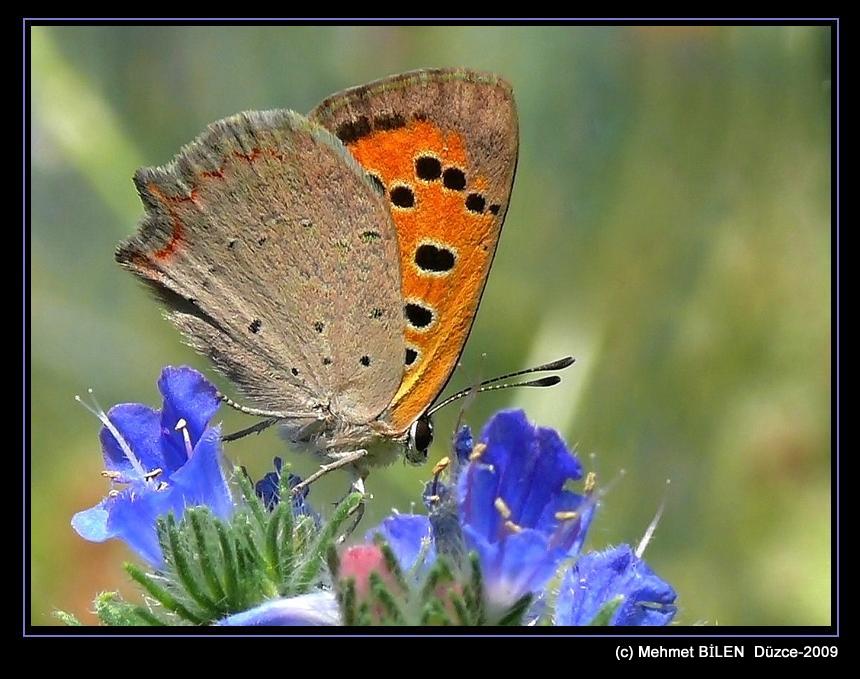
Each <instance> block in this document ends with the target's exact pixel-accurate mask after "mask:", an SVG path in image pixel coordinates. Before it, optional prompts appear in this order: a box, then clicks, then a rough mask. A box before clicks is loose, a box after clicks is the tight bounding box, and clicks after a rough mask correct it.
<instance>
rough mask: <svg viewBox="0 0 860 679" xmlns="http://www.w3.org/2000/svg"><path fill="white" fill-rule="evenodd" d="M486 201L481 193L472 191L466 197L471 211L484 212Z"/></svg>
mask: <svg viewBox="0 0 860 679" xmlns="http://www.w3.org/2000/svg"><path fill="white" fill-rule="evenodd" d="M484 205H486V201H485V200H484V197H483V196H482V195H481V194H480V193H470V194H469V195H468V197H467V198H466V209H467V210H469V212H477V213H478V214H481V213H483V211H484Z"/></svg>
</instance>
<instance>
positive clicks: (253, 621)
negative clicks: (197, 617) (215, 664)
mask: <svg viewBox="0 0 860 679" xmlns="http://www.w3.org/2000/svg"><path fill="white" fill-rule="evenodd" d="M217 624H218V625H225V626H234V627H248V626H265V627H275V626H277V627H291V626H302V625H339V624H340V611H339V610H338V604H337V600H336V599H335V596H334V593H333V592H328V591H327V592H312V593H311V594H302V595H300V596H294V597H287V598H282V599H272V600H271V601H267V602H266V603H264V604H260V605H259V606H255V607H254V608H251V609H249V610H247V611H242V612H241V613H236V614H234V615H231V616H229V617H227V618H224V619H223V620H221V621H220V622H219V623H217Z"/></svg>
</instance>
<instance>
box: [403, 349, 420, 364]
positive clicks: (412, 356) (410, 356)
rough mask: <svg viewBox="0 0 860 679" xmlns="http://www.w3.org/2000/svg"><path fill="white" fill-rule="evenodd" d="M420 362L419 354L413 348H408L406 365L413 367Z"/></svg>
mask: <svg viewBox="0 0 860 679" xmlns="http://www.w3.org/2000/svg"><path fill="white" fill-rule="evenodd" d="M417 360H418V352H417V351H415V349H413V348H411V347H406V365H412V364H413V363H415V361H417Z"/></svg>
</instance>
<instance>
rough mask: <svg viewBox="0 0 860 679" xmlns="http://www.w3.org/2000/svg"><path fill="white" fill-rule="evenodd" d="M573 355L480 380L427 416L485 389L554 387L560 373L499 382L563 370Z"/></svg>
mask: <svg viewBox="0 0 860 679" xmlns="http://www.w3.org/2000/svg"><path fill="white" fill-rule="evenodd" d="M574 360H575V359H574V358H573V356H565V357H564V358H560V359H558V360H557V361H552V362H550V363H544V364H542V365H538V366H535V367H533V368H526V369H525V370H517V371H516V372H512V373H507V374H505V375H499V376H498V377H493V378H492V379H489V380H484V381H483V382H479V383H478V384H476V385H474V386H471V387H468V388H467V389H463V390H461V391H458V392H457V393H455V394H452V395H451V396H449V397H448V398H446V399H445V400H444V401H442V402H441V403H437V404H436V405H435V406H433V407H432V408H431V409H430V410H428V411H427V416H428V417H429V416H430V415H432V414H433V413H435V412H436V411H437V410H439V409H440V408H444V407H445V406H447V405H449V404H451V403H453V402H454V401H459V400H460V399H461V398H465V397H466V396H469V395H470V394H479V393H481V392H483V391H498V390H500V389H512V388H513V387H552V386H555V385H556V384H558V383H559V382H561V378H560V377H559V376H558V375H549V376H547V377H541V378H539V379H536V380H529V381H527V382H505V383H503V384H497V382H501V381H502V380H506V379H510V378H512V377H520V376H522V375H528V374H530V373H536V372H546V371H550V370H563V369H564V368H567V367H568V366H570V365H572V364H573V362H574Z"/></svg>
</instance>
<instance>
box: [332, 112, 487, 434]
mask: <svg viewBox="0 0 860 679" xmlns="http://www.w3.org/2000/svg"><path fill="white" fill-rule="evenodd" d="M339 131H340V130H339ZM348 132H350V133H352V132H355V134H354V135H352V136H353V137H354V138H353V139H352V142H351V143H350V141H349V140H350V138H351V136H350V135H346V137H345V138H344V141H345V142H346V143H348V145H349V149H350V151H351V152H352V154H353V155H354V156H355V158H356V160H358V162H359V163H361V165H362V166H363V167H365V168H368V171H370V172H372V174H373V175H375V176H377V177H378V178H379V179H380V180H381V181H382V183H383V185H384V187H385V189H386V190H387V191H388V195H389V200H390V201H392V203H393V207H392V210H391V214H392V218H393V219H394V222H395V224H396V226H397V237H398V242H399V250H400V258H401V266H400V270H401V276H402V292H403V297H404V300H406V303H408V304H416V305H420V306H422V307H424V308H426V309H429V310H431V312H432V314H433V315H432V319H431V321H430V323H429V324H425V325H424V326H422V325H421V324H422V323H423V322H424V321H425V320H426V315H424V314H423V312H422V311H421V310H419V309H415V308H412V309H404V313H405V314H406V316H407V324H406V326H405V332H404V335H405V339H406V344H407V356H406V361H405V363H407V364H408V365H407V366H406V367H407V372H406V373H405V375H404V378H403V382H402V384H401V385H400V389H399V390H398V392H397V394H396V395H395V397H394V400H393V403H395V404H397V405H400V404H403V405H404V409H406V408H413V409H414V403H415V402H418V401H420V400H421V399H422V398H423V399H426V402H427V403H429V401H430V400H431V399H432V398H433V397H434V396H435V395H436V393H437V392H438V390H439V389H440V388H441V386H442V385H443V384H444V383H445V381H446V380H447V378H448V376H449V374H450V372H451V371H452V370H453V367H454V363H455V362H456V361H457V358H458V355H459V351H460V347H461V346H462V343H463V341H464V340H465V335H466V334H467V333H468V331H469V328H470V326H471V323H472V318H473V317H474V314H475V312H476V310H477V305H478V302H479V301H480V299H479V297H480V296H479V292H480V290H481V288H482V287H483V282H484V279H485V276H486V271H487V268H488V266H489V264H490V254H491V253H492V251H493V249H494V247H493V246H494V245H495V239H496V238H497V236H498V230H497V229H494V222H495V216H494V215H495V213H494V212H492V211H491V210H488V209H486V205H487V204H488V203H490V202H491V200H490V198H489V197H488V196H485V195H484V191H485V189H486V181H485V180H484V179H483V178H481V177H478V176H470V174H469V172H468V157H467V154H466V150H465V147H464V143H463V140H462V138H461V137H460V136H459V135H457V134H455V133H453V132H446V131H443V130H441V129H439V128H438V127H436V126H435V125H433V124H432V123H430V122H428V121H423V120H414V121H411V122H409V123H408V124H405V125H403V126H401V127H398V128H396V129H389V130H384V131H378V130H377V129H376V125H374V128H373V130H372V131H371V130H366V129H364V127H363V126H362V125H361V121H359V123H358V124H357V127H356V129H355V130H352V129H350V130H348ZM400 189H408V191H409V192H410V193H411V201H410V199H409V196H408V195H407V193H406V191H405V190H400ZM410 202H411V203H412V204H411V205H410ZM479 207H480V210H479V209H478V208H479ZM431 247H432V248H433V249H432V250H431ZM421 264H424V267H422V266H421ZM462 290H474V294H460V295H458V294H457V292H458V291H462ZM422 302H423V304H421V303H422ZM410 312H411V313H412V316H413V318H412V319H411V321H416V323H412V322H410V318H409V315H410ZM413 352H414V353H413ZM430 357H432V360H428V359H429V358H430ZM410 360H411V363H409V361H410ZM415 368H418V369H417V370H416V369H415ZM419 378H420V379H419ZM406 394H409V398H406V399H404V396H406ZM410 403H411V405H410ZM397 405H396V406H395V407H397ZM397 419H398V418H397V415H396V413H395V420H397Z"/></svg>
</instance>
